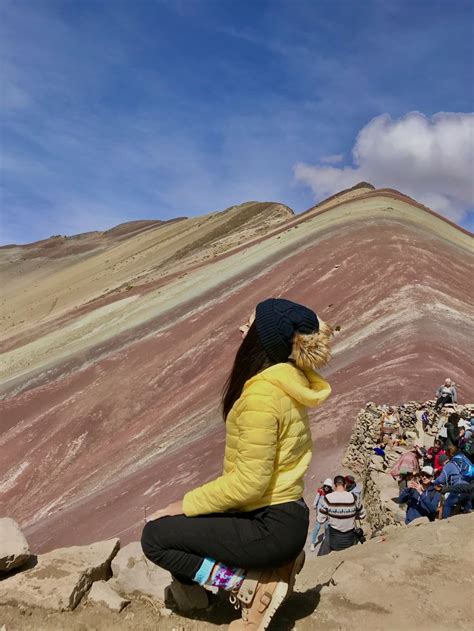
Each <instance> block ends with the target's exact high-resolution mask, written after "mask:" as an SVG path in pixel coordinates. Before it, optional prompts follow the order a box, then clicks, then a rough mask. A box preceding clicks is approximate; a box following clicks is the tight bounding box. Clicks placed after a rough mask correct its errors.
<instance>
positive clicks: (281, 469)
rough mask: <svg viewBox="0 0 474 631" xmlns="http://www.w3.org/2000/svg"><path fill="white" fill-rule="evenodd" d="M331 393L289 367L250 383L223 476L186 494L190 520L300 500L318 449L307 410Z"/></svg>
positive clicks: (236, 413)
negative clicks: (313, 448) (312, 458)
mask: <svg viewBox="0 0 474 631" xmlns="http://www.w3.org/2000/svg"><path fill="white" fill-rule="evenodd" d="M330 393H331V387H330V386H329V384H328V383H327V382H326V381H325V380H324V379H323V378H322V377H320V376H319V375H318V374H317V373H315V372H314V371H304V372H303V371H302V370H300V369H299V368H297V367H296V366H295V365H293V364H291V363H289V362H288V363H283V364H275V365H273V366H270V367H269V368H267V369H265V370H263V371H262V372H260V373H258V374H257V375H255V376H254V377H252V378H251V379H249V380H248V381H247V382H246V383H245V385H244V389H243V391H242V394H241V396H240V398H239V399H238V400H237V401H236V402H235V403H234V405H233V407H232V409H231V410H230V412H229V414H228V415H227V422H226V426H227V435H226V445H225V457H224V471H223V474H222V475H221V476H220V477H218V478H216V479H215V480H212V481H211V482H208V483H207V484H204V485H203V486H200V487H199V488H197V489H194V490H193V491H190V492H189V493H186V495H185V496H184V500H183V510H184V513H185V515H187V516H188V517H192V516H195V515H205V514H207V513H222V512H225V511H230V510H232V511H251V510H255V509H256V508H261V507H262V506H270V505H272V504H282V503H283V502H290V501H293V500H298V499H299V498H300V497H301V496H302V495H303V477H304V474H305V473H306V471H307V469H308V466H309V463H310V461H311V453H312V444H313V443H312V439H311V431H310V427H309V421H308V414H307V411H306V408H307V407H316V406H317V405H319V404H320V403H322V402H323V401H324V400H325V399H326V398H327V397H328V396H329V394H330Z"/></svg>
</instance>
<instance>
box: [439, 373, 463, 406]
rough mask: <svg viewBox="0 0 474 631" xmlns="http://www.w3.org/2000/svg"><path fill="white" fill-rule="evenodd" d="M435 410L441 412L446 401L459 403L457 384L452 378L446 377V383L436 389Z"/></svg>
mask: <svg viewBox="0 0 474 631" xmlns="http://www.w3.org/2000/svg"><path fill="white" fill-rule="evenodd" d="M436 397H437V399H436V403H435V410H436V411H437V412H439V410H441V408H442V407H443V406H445V405H446V403H457V401H458V395H457V392H456V384H454V383H453V382H452V381H451V379H449V378H448V379H445V381H444V385H442V386H440V387H439V388H438V389H437V390H436Z"/></svg>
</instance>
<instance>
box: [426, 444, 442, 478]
mask: <svg viewBox="0 0 474 631" xmlns="http://www.w3.org/2000/svg"><path fill="white" fill-rule="evenodd" d="M445 455H446V452H445V450H444V449H443V444H442V442H441V441H440V440H439V438H437V439H436V440H435V441H434V445H433V447H430V448H429V449H428V450H427V452H426V455H425V458H426V459H427V460H428V462H429V464H430V465H431V466H432V467H433V469H434V476H435V477H438V475H439V474H440V473H441V471H442V469H443V465H442V464H441V463H440V461H439V457H440V456H445Z"/></svg>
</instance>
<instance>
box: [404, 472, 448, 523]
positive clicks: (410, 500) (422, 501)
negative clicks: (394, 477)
mask: <svg viewBox="0 0 474 631" xmlns="http://www.w3.org/2000/svg"><path fill="white" fill-rule="evenodd" d="M440 500H441V493H440V492H439V491H437V490H436V489H435V487H434V485H433V467H430V466H429V465H427V466H426V467H423V468H422V470H421V473H420V481H419V482H418V481H417V480H410V481H409V482H408V486H407V488H405V489H403V490H402V491H401V493H400V497H399V502H400V504H405V503H406V504H407V514H406V518H405V523H406V524H409V523H410V522H411V521H413V520H414V519H418V518H420V517H428V519H429V520H430V521H434V520H435V518H436V513H437V511H438V506H439V502H440Z"/></svg>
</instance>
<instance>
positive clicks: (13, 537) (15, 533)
mask: <svg viewBox="0 0 474 631" xmlns="http://www.w3.org/2000/svg"><path fill="white" fill-rule="evenodd" d="M30 556H31V555H30V549H29V547H28V542H27V541H26V539H25V535H24V534H23V533H22V532H21V530H20V527H19V525H18V524H17V523H16V521H14V520H13V519H10V518H9V517H3V518H1V519H0V573H2V572H10V571H11V570H13V569H15V568H17V567H20V566H22V565H23V564H24V563H26V561H28V559H29V558H30Z"/></svg>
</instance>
